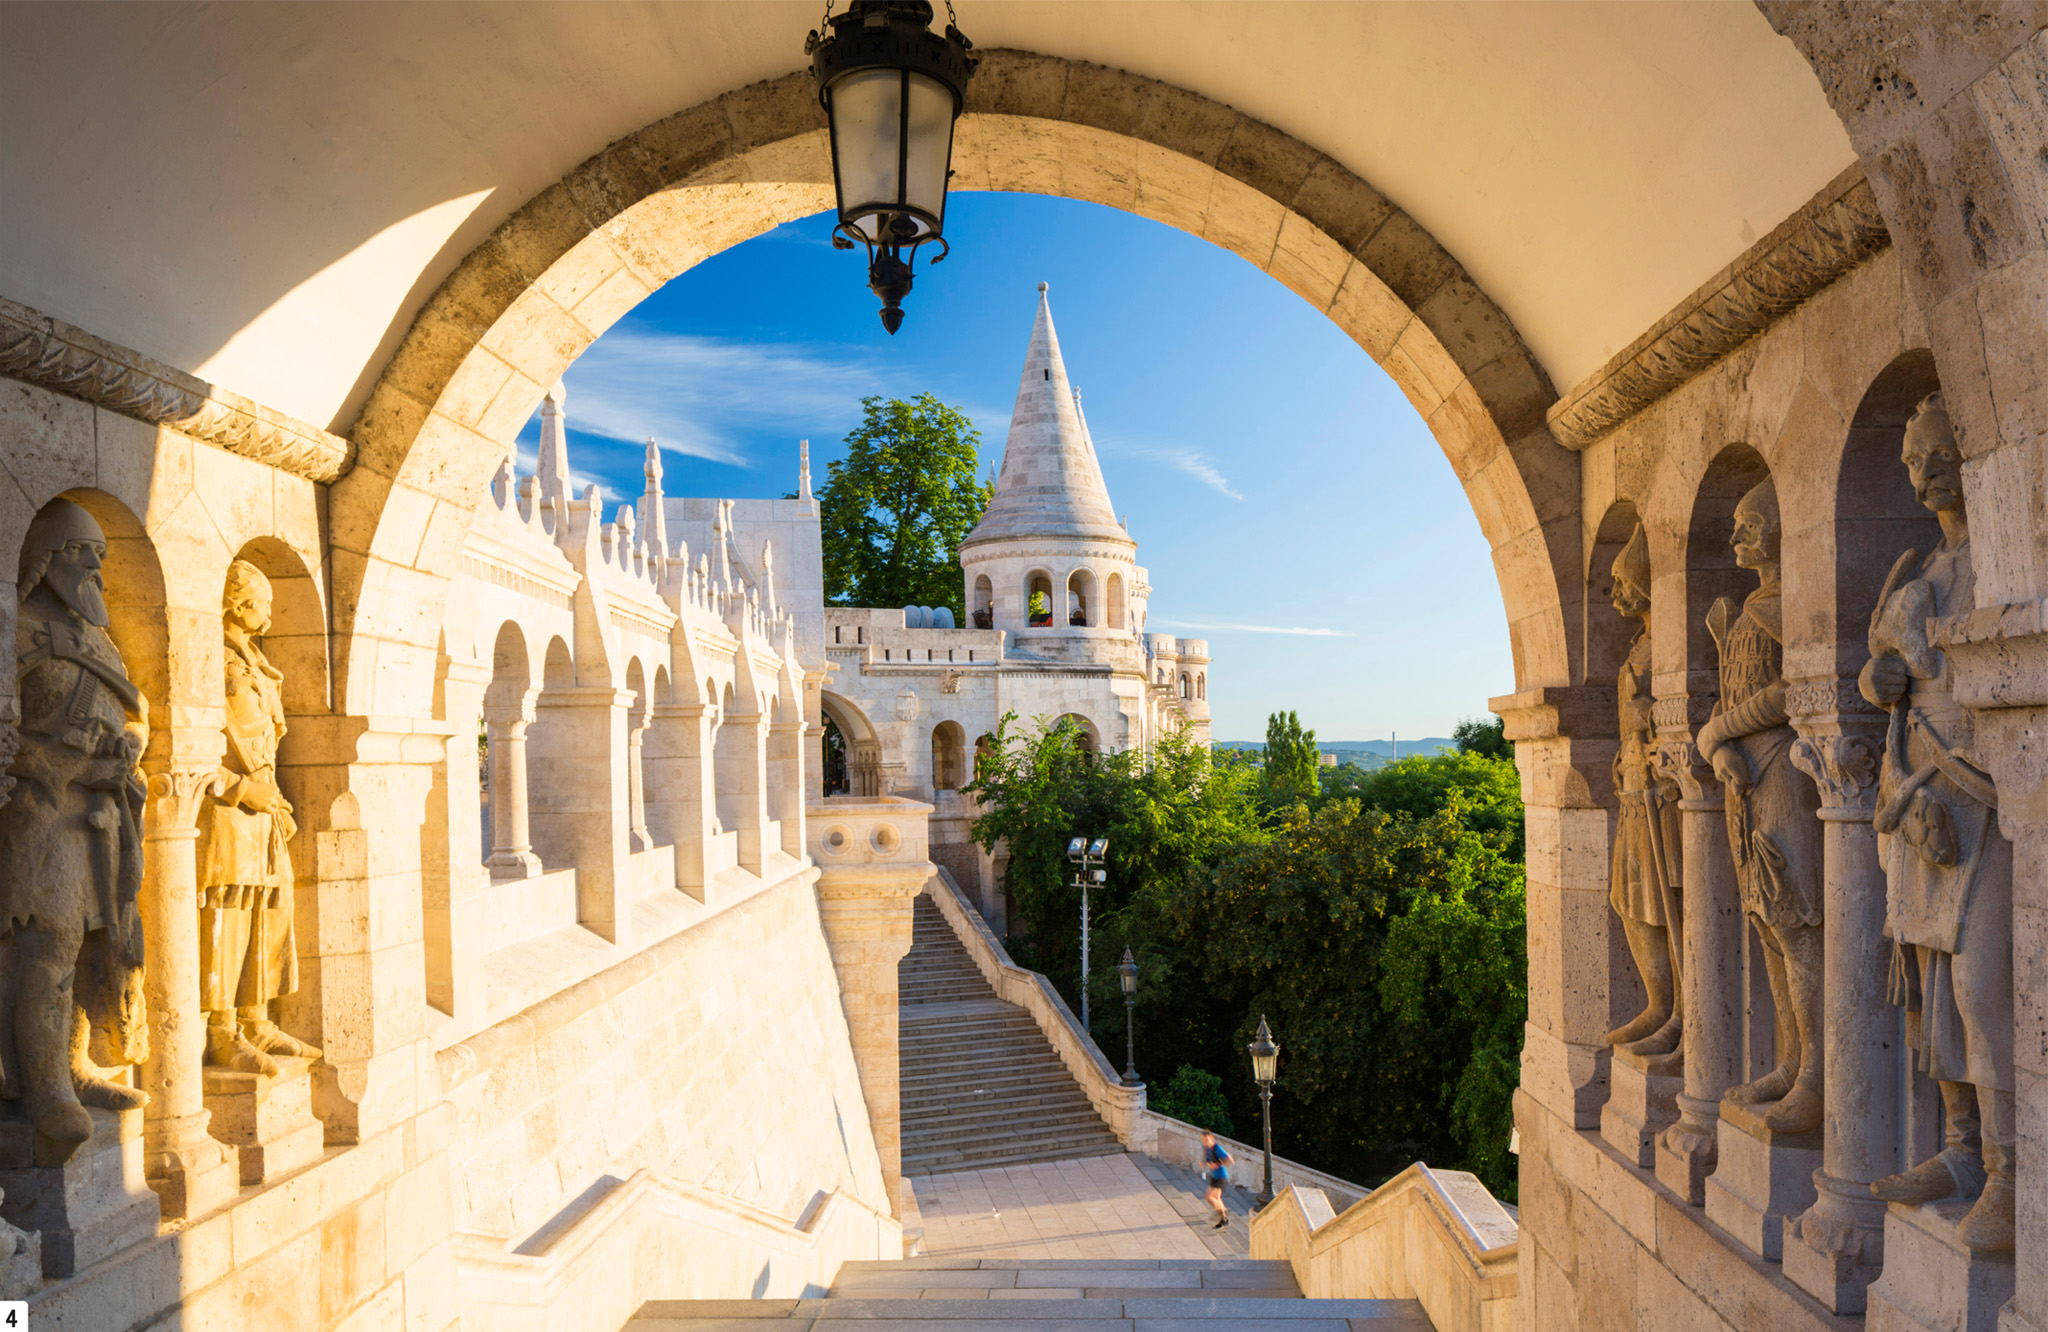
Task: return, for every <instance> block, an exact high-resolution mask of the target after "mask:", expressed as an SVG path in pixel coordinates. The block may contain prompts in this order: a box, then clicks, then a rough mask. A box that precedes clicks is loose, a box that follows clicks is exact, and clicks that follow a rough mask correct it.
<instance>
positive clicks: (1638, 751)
mask: <svg viewBox="0 0 2048 1332" xmlns="http://www.w3.org/2000/svg"><path fill="white" fill-rule="evenodd" d="M1612 597H1613V601H1614V609H1615V610H1616V611H1618V612H1619V613H1620V614H1622V615H1623V616H1625V617H1627V618H1629V619H1632V620H1640V621H1642V628H1641V630H1640V631H1639V632H1638V633H1637V634H1636V637H1635V641H1634V642H1633V643H1631V644H1630V645H1629V650H1628V659H1627V660H1626V661H1624V662H1623V663H1622V666H1621V674H1620V677H1619V679H1618V680H1617V681H1616V686H1615V693H1616V697H1617V698H1618V699H1619V701H1620V708H1621V745H1620V748H1619V750H1618V751H1617V752H1616V753H1615V756H1614V789H1615V791H1616V792H1617V793H1618V794H1619V796H1620V800H1621V819H1620V823H1619V825H1618V826H1617V827H1616V829H1615V834H1614V861H1613V871H1612V886H1611V888H1610V889H1609V894H1608V901H1609V902H1610V903H1611V904H1612V905H1613V907H1614V911H1615V914H1616V915H1618V916H1620V917H1621V924H1622V929H1623V930H1624V931H1625V932H1626V933H1627V936H1628V949H1629V953H1630V954H1631V955H1632V956H1633V957H1634V958H1635V963H1636V970H1637V972H1639V973H1640V974H1641V975H1642V978H1643V989H1644V990H1645V991H1647V992H1648V996H1649V1001H1648V1003H1647V1004H1646V1005H1645V1006H1644V1008H1643V1011H1642V1012H1641V1013H1639V1014H1637V1015H1636V1017H1635V1018H1634V1019H1633V1020H1631V1021H1629V1022H1626V1023H1624V1024H1623V1025H1621V1026H1619V1027H1616V1028H1615V1029H1614V1030H1613V1031H1610V1032H1608V1033H1607V1043H1608V1044H1610V1045H1615V1046H1620V1047H1624V1048H1626V1049H1627V1050H1628V1051H1629V1053H1631V1054H1635V1055H1640V1056H1644V1057H1646V1059H1647V1060H1648V1061H1649V1062H1648V1064H1647V1071H1649V1072H1652V1073H1657V1074H1663V1075H1672V1074H1675V1073H1677V1072H1678V1071H1679V1069H1680V1068H1682V1067H1683V1061H1684V1051H1683V1050H1682V1049H1681V1048H1680V1046H1681V1042H1682V1039H1683V1034H1684V1022H1685V1018H1684V1011H1683V1010H1684V1003H1683V998H1682V987H1681V985H1680V983H1679V982H1680V968H1681V966H1682V961H1681V959H1682V958H1683V957H1684V950H1685V941H1684V929H1685V916H1684V914H1683V912H1682V910H1681V905H1680V898H1679V878H1680V875H1679V868H1680V866H1679V855H1680V846H1681V842H1680V840H1679V839H1680V831H1679V824H1678V793H1677V790H1676V789H1675V788H1674V787H1672V786H1670V785H1668V784H1667V783H1666V782H1665V781H1664V780H1663V779H1662V778H1660V776H1659V775H1658V772H1657V730H1656V725H1655V723H1654V722H1652V721H1651V719H1650V704H1651V698H1650V547H1649V542H1648V540H1647V539H1646V538H1645V537H1644V535H1643V529H1642V528H1641V527H1637V528H1636V530H1635V535H1634V536H1632V537H1630V538H1629V542H1628V545H1627V546H1625V547H1623V548H1622V552H1621V554H1620V555H1618V556H1616V557H1615V560H1614V587H1613V592H1612Z"/></svg>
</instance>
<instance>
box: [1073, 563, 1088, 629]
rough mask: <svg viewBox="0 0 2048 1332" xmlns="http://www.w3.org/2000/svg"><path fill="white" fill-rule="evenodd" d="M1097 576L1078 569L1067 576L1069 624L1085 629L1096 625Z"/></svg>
mask: <svg viewBox="0 0 2048 1332" xmlns="http://www.w3.org/2000/svg"><path fill="white" fill-rule="evenodd" d="M1094 600H1095V575H1094V574H1092V573H1090V572H1088V571H1087V570H1086V569H1076V570H1074V572H1072V573H1070V574H1068V575H1067V623H1068V625H1070V626H1072V627H1074V628H1077V629H1079V628H1083V627H1086V626H1088V625H1091V624H1094V623H1095V607H1094V605H1093V603H1094Z"/></svg>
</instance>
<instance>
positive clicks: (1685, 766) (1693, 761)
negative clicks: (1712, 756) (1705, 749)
mask: <svg viewBox="0 0 2048 1332" xmlns="http://www.w3.org/2000/svg"><path fill="white" fill-rule="evenodd" d="M1657 772H1658V773H1659V775H1661V776H1663V777H1665V778H1666V779H1667V780H1670V781H1673V782H1676V783H1678V794H1679V805H1678V807H1679V808H1680V809H1689V810H1694V811H1700V812H1711V811H1714V810H1718V809H1720V808H1721V783H1720V780H1719V779H1718V778H1716V777H1715V776H1714V767H1713V765H1712V764H1711V763H1708V762H1707V761H1706V760H1704V759H1702V758H1701V757H1700V751H1699V746H1697V745H1695V744H1693V742H1692V738H1691V736H1690V735H1688V734H1684V733H1681V734H1679V735H1676V736H1666V735H1661V734H1660V736H1659V737H1658V744H1657Z"/></svg>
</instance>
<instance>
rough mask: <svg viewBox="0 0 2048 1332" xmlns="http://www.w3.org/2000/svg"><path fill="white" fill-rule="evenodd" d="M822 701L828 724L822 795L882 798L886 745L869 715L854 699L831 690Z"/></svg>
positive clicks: (820, 791) (822, 710) (819, 696)
mask: <svg viewBox="0 0 2048 1332" xmlns="http://www.w3.org/2000/svg"><path fill="white" fill-rule="evenodd" d="M818 698H819V711H820V712H821V713H822V714H823V716H824V722H825V745H824V747H825V755H824V761H823V763H822V765H821V766H822V768H823V769H824V772H823V776H822V777H821V779H820V783H819V787H818V794H819V795H822V796H835V795H850V796H859V797H862V798H864V799H872V798H874V797H875V796H878V795H882V794H883V791H882V745H881V740H880V737H878V736H877V735H876V734H875V728H874V726H873V725H872V724H871V723H869V721H868V719H867V714H866V713H864V712H862V711H861V710H860V706H859V705H858V704H856V703H855V702H853V701H852V700H851V699H849V698H846V697H844V696H843V695H840V694H835V693H832V692H830V691H829V690H826V691H821V692H820V694H819V695H818ZM835 749H836V751H837V752H836V754H835V752H834V751H835Z"/></svg>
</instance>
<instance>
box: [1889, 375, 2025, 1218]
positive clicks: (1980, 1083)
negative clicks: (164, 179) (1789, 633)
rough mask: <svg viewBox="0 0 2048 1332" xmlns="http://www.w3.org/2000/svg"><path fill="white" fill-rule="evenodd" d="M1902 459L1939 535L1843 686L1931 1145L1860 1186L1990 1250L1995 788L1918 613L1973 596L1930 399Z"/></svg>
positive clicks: (2009, 1186)
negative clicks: (1851, 695) (1947, 1220)
mask: <svg viewBox="0 0 2048 1332" xmlns="http://www.w3.org/2000/svg"><path fill="white" fill-rule="evenodd" d="M1905 464H1906V468H1907V470H1908V471H1909V472H1910V473H1911V475H1912V478H1913V489H1914V493H1915V494H1917V495H1918V496H1919V497H1920V501H1921V503H1923V504H1925V505H1926V506H1927V507H1928V509H1930V510H1931V511H1933V513H1934V515H1935V517H1936V518H1938V519H1939V520H1940V522H1941V528H1942V541H1941V544H1940V545H1939V546H1937V547H1936V548H1935V549H1933V550H1932V551H1930V552H1928V553H1927V555H1926V556H1925V557H1921V556H1919V555H1918V553H1917V552H1914V551H1907V552H1906V553H1905V554H1904V555H1902V556H1900V557H1899V560H1898V562H1897V563H1896V564H1894V565H1893V566H1892V571H1891V576H1890V577H1889V578H1887V579H1886V580H1885V586H1884V591H1883V593H1882V594H1880V596H1879V599H1878V606H1877V610H1876V611H1875V612H1874V613H1873V614H1872V616H1871V625H1870V653H1871V656H1870V662H1869V664H1868V665H1866V666H1865V667H1864V668H1863V673H1862V675H1861V677H1860V678H1859V685H1860V687H1861V689H1862V692H1863V695H1864V697H1865V698H1867V699H1869V700H1870V702H1871V703H1872V704H1874V705H1875V706H1877V707H1880V708H1883V709H1885V710H1886V711H1887V712H1888V713H1889V714H1890V720H1889V725H1888V727H1887V729H1886V733H1885V744H1884V760H1883V768H1882V772H1881V774H1880V776H1879V779H1878V786H1877V812H1876V814H1875V816H1874V818H1873V820H1872V822H1873V824H1874V826H1875V827H1876V829H1877V833H1878V855H1879V859H1880V860H1881V861H1882V862H1883V865H1884V870H1885V882H1886V888H1885V933H1886V934H1887V935H1888V936H1889V937H1890V939H1891V940H1892V960H1891V973H1890V977H1889V985H1888V988H1889V990H1890V994H1891V998H1892V1001H1893V1002H1894V1003H1896V1004H1898V1005H1899V1006H1900V1007H1902V1008H1903V1009H1905V1011H1906V1044H1907V1047H1908V1049H1909V1050H1911V1052H1912V1055H1913V1059H1914V1062H1915V1064H1916V1065H1917V1066H1918V1068H1919V1070H1920V1071H1921V1072H1923V1073H1925V1074H1926V1075H1927V1076H1929V1077H1931V1078H1933V1079H1934V1080H1935V1081H1936V1083H1937V1084H1938V1085H1939V1086H1940V1088H1941V1098H1942V1104H1943V1109H1944V1111H1945V1119H1946V1130H1947V1139H1946V1141H1945V1143H1944V1144H1943V1146H1942V1149H1941V1151H1940V1152H1939V1153H1938V1154H1937V1155H1935V1156H1933V1157H1930V1158H1929V1159H1927V1160H1925V1161H1921V1162H1919V1163H1917V1164H1915V1165H1914V1166H1913V1167H1912V1168H1911V1169H1909V1170H1906V1171H1905V1172H1903V1173H1901V1174H1897V1175H1892V1176H1889V1177H1887V1178H1884V1179H1880V1180H1878V1181H1877V1182H1876V1183H1874V1184H1872V1185H1871V1186H1870V1191H1871V1192H1872V1193H1873V1194H1875V1195H1876V1196H1877V1197H1879V1198H1883V1199H1885V1200H1887V1201H1889V1202H1897V1203H1908V1204H1915V1205H1918V1204H1926V1203H1932V1202H1940V1201H1944V1200H1949V1199H1969V1198H1973V1197H1974V1198H1975V1200H1976V1201H1975V1203H1974V1204H1973V1205H1972V1207H1971V1208H1970V1211H1969V1213H1968V1214H1967V1215H1966V1216H1965V1217H1964V1218H1963V1220H1962V1222H1961V1223H1960V1225H1959V1226H1958V1227H1957V1232H1956V1233H1957V1237H1958V1238H1959V1239H1961V1240H1962V1242H1963V1243H1964V1244H1966V1245H1968V1246H1969V1247H1970V1248H1971V1249H1974V1250H1976V1251H1978V1252H1981V1253H1999V1252H2004V1251H2007V1250H2010V1249H2011V1248H2012V1247H2013V1242H2014V1192H2013V1182H2014V1181H2013V1174H2014V1167H2015V1164H2016V1162H2015V1157H2014V1153H2015V1149H2016V1145H2017V1139H2016V1128H2015V1121H2014V1113H2015V1107H2014V1101H2013V1092H2014V1089H2015V1086H2016V1083H2015V1082H2014V1074H2013V1011H2012V1002H2013V974H2012V940H2013V923H2012V872H2013V855H2012V844H2011V843H2010V842H2008V841H2006V839H2005V837H2004V836H2003V835H2002V834H2001V832H2000V831H1999V827H1998V817H1997V815H1998V791H1997V789H1996V787H1994V786H1993V784H1992V781H1991V778H1990V776H1989V775H1988V774H1987V773H1986V772H1985V771H1984V769H1983V768H1982V767H1980V766H1979V765H1978V763H1977V762H1976V755H1975V750H1974V742H1975V734H1974V729H1975V728H1974V724H1973V718H1972V716H1971V714H1970V713H1969V712H1968V711H1967V710H1966V709H1964V708H1962V707H1961V706H1959V705H1958V704H1957V703H1956V701H1955V698H1954V696H1953V695H1952V694H1951V693H1950V692H1949V679H1948V663H1947V660H1946V656H1945V654H1944V653H1943V652H1942V651H1941V650H1940V649H1939V648H1936V647H1933V646H1932V645H1931V644H1930V643H1929V642H1928V635H1927V621H1928V619H1929V618H1930V617H1936V616H1942V615H1949V614H1954V613H1956V612H1957V611H1961V610H1968V609H1970V608H1971V607H1972V606H1973V605H1975V597H1976V578H1975V573H1974V571H1973V569H1972V567H1971V550H1970V528H1969V517H1968V514H1967V513H1966V511H1965V509H1964V506H1963V481H1962V455H1961V451H1960V450H1959V449H1958V448H1957V446H1956V440H1955V435H1954V432H1953V430H1952V429H1951V427H1950V424H1949V418H1948V412H1947V410H1946V408H1945V407H1944V405H1943V403H1942V399H1941V395H1940V394H1938V393H1937V394H1935V395H1933V396H1931V397H1929V398H1928V399H1927V400H1926V401H1924V402H1922V403H1921V404H1920V406H1919V408H1918V410H1917V411H1916V412H1915V413H1914V415H1913V418H1912V420H1911V421H1910V422H1908V424H1907V426H1906V436H1905Z"/></svg>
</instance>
